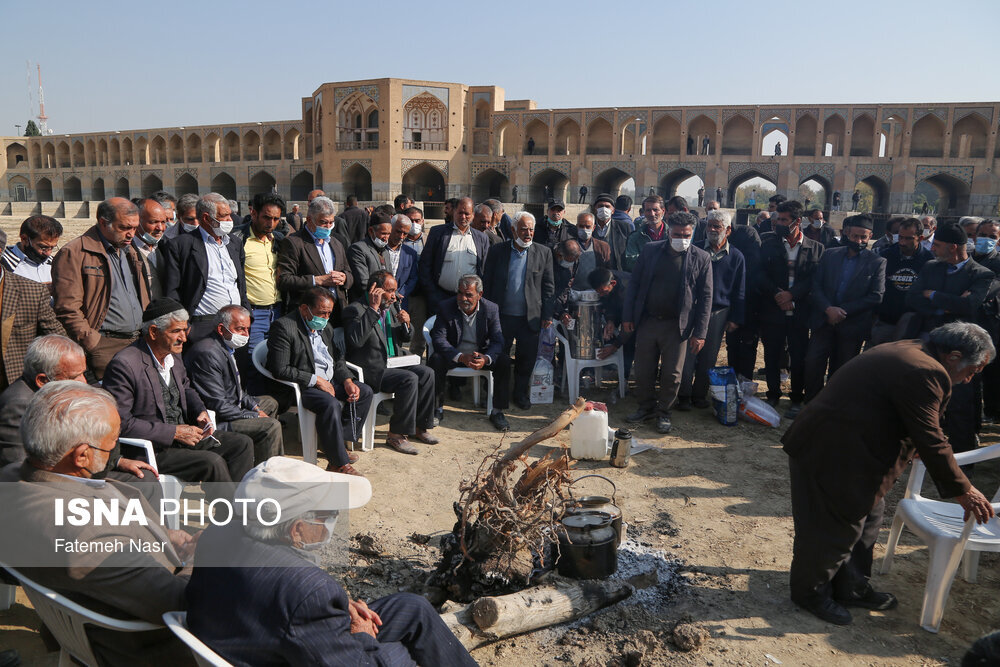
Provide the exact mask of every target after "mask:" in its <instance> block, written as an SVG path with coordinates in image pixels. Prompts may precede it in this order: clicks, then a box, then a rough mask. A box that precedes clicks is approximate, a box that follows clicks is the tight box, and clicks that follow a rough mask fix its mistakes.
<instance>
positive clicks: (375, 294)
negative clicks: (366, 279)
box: [368, 285, 385, 310]
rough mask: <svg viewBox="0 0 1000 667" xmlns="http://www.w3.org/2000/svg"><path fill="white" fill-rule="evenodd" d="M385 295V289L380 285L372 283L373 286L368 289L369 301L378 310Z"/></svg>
mask: <svg viewBox="0 0 1000 667" xmlns="http://www.w3.org/2000/svg"><path fill="white" fill-rule="evenodd" d="M383 296H385V290H384V289H382V288H381V287H379V286H378V285H372V288H371V289H370V290H368V303H369V304H371V307H372V308H374V309H375V310H378V309H379V308H380V307H381V306H382V297H383Z"/></svg>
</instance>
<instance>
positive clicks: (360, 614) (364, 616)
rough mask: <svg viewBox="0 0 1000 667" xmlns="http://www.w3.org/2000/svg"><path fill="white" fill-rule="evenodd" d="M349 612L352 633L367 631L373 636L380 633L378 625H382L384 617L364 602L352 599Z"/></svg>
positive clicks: (348, 606)
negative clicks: (380, 616)
mask: <svg viewBox="0 0 1000 667" xmlns="http://www.w3.org/2000/svg"><path fill="white" fill-rule="evenodd" d="M347 612H348V614H350V616H351V634H357V633H359V632H365V633H367V634H369V635H371V636H372V637H375V636H377V635H378V626H380V625H382V619H381V618H379V616H378V614H376V613H375V612H373V611H372V610H371V609H369V608H368V605H366V604H365V603H364V602H361V601H360V600H358V601H354V600H351V601H350V602H348V604H347Z"/></svg>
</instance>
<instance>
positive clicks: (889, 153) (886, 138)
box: [878, 116, 906, 157]
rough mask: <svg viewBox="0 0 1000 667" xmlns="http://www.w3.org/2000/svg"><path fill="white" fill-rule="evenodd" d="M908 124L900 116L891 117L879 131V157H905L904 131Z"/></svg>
mask: <svg viewBox="0 0 1000 667" xmlns="http://www.w3.org/2000/svg"><path fill="white" fill-rule="evenodd" d="M905 127H906V122H905V121H904V120H903V119H902V118H899V117H898V116H889V117H888V118H886V119H885V121H883V123H882V129H881V130H880V131H879V149H878V156H879V157H901V156H902V155H903V129H904V128H905Z"/></svg>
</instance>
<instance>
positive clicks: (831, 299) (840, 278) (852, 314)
mask: <svg viewBox="0 0 1000 667" xmlns="http://www.w3.org/2000/svg"><path fill="white" fill-rule="evenodd" d="M872 226H873V225H872V219H871V217H870V216H869V215H867V214H861V215H852V216H850V217H848V218H847V219H846V220H844V233H843V237H842V239H841V247H839V248H830V249H827V250H826V251H825V252H824V253H823V257H822V258H821V259H820V261H819V266H818V267H817V269H816V277H815V278H814V280H813V291H812V300H813V313H812V322H811V325H810V326H811V328H812V334H811V335H810V338H809V348H808V351H807V352H806V369H805V374H806V377H805V385H806V387H805V400H806V402H807V403H808V402H809V401H811V400H812V399H813V398H815V397H816V395H817V394H818V393H819V391H820V389H822V388H823V381H824V378H826V377H833V374H834V373H835V372H837V369H838V368H840V367H841V366H843V365H844V364H845V363H847V362H848V361H850V360H851V359H853V358H854V357H856V356H858V355H859V354H861V346H862V345H863V344H864V342H865V339H866V338H867V337H868V335H869V333H870V332H871V328H872V318H873V315H874V312H875V309H876V308H877V307H878V305H879V304H880V303H881V302H882V294H883V293H884V292H885V264H886V261H885V258H883V257H879V256H878V255H876V254H875V253H873V252H872V251H871V250H868V243H869V241H870V239H871V234H872ZM827 362H829V368H830V370H829V376H827Z"/></svg>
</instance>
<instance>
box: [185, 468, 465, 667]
mask: <svg viewBox="0 0 1000 667" xmlns="http://www.w3.org/2000/svg"><path fill="white" fill-rule="evenodd" d="M236 498H237V499H238V500H237V502H239V501H240V499H244V500H245V501H247V502H246V507H247V508H248V509H247V511H246V512H245V516H246V517H247V521H246V524H247V525H246V526H244V525H243V523H244V522H243V521H232V522H230V523H229V524H228V525H225V526H212V527H211V528H209V529H208V530H206V531H205V533H204V534H203V535H202V536H201V538H200V540H199V543H198V551H197V553H196V555H195V567H194V573H193V574H192V576H191V583H190V584H189V585H188V588H187V599H188V616H187V622H188V627H189V629H190V630H191V632H193V633H194V634H195V635H196V636H197V637H198V638H199V639H201V640H202V641H203V642H205V643H206V644H208V645H209V646H210V647H211V648H212V649H213V650H214V651H215V652H217V653H219V654H220V655H221V656H222V657H223V658H225V659H226V660H229V661H230V662H232V663H237V664H292V665H300V664H301V665H305V664H308V665H362V664H379V665H412V664H414V661H415V662H417V663H419V664H421V665H475V664H476V663H475V661H474V660H473V659H472V658H471V656H469V654H468V652H467V651H466V650H465V648H464V647H463V646H462V644H461V643H460V642H459V641H458V639H456V638H455V636H454V635H453V634H452V633H451V631H450V630H448V627H447V626H446V625H445V624H444V622H443V621H442V620H441V618H440V616H438V614H437V613H436V612H435V611H434V608H433V607H432V606H431V605H430V603H429V602H428V601H427V600H426V599H424V598H423V597H421V596H419V595H413V594H411V593H396V594H393V595H389V596H386V597H384V598H381V599H379V600H376V601H375V602H372V604H371V606H370V607H369V606H368V605H366V604H365V603H364V602H362V601H360V600H351V599H350V598H348V596H347V593H346V591H344V589H343V588H342V587H341V586H340V584H338V583H337V581H336V580H335V579H334V578H333V577H331V576H330V575H329V574H327V573H326V571H325V570H323V569H322V568H321V567H320V566H319V564H318V562H319V559H318V558H317V550H318V549H321V548H322V547H323V546H324V545H326V544H327V543H329V542H330V540H331V539H332V537H333V529H334V525H335V524H336V522H337V518H338V512H339V511H340V510H346V509H356V508H358V507H361V506H362V505H364V504H365V503H367V502H368V500H369V499H370V498H371V484H370V483H369V482H368V480H367V479H365V478H364V477H358V476H352V475H345V474H341V473H333V472H325V471H323V470H320V469H319V468H317V467H316V466H314V465H310V464H308V463H304V462H302V461H298V460H295V459H290V458H286V457H283V456H276V457H273V458H271V459H268V460H267V461H265V462H264V463H261V464H260V465H258V466H257V467H255V468H253V469H252V470H250V472H248V473H247V474H246V476H245V477H244V478H243V481H242V482H241V483H240V485H239V487H238V488H237V490H236ZM277 507H280V514H279V513H278V512H277V511H276V508H277ZM258 510H259V511H258ZM268 524H270V525H268ZM292 630H293V631H292Z"/></svg>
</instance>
